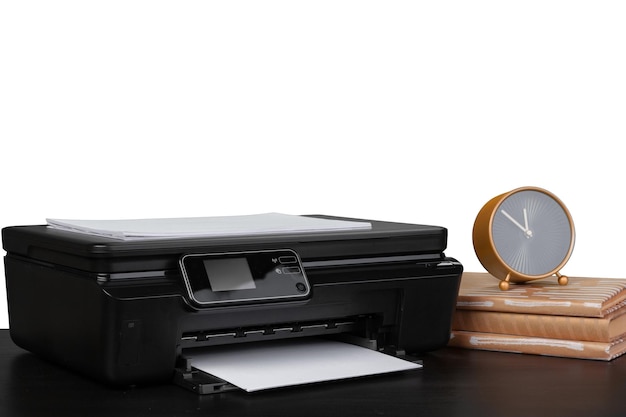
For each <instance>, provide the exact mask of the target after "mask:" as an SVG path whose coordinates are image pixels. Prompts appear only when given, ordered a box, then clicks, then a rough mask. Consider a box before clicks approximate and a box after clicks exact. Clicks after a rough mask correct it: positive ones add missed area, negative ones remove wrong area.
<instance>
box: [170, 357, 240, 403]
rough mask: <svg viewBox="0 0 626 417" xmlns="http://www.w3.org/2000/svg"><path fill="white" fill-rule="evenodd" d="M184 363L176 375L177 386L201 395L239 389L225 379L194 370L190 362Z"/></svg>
mask: <svg viewBox="0 0 626 417" xmlns="http://www.w3.org/2000/svg"><path fill="white" fill-rule="evenodd" d="M184 362H185V363H184V364H182V365H181V366H180V367H177V368H176V371H175V374H174V383H175V384H176V385H179V386H181V387H183V388H185V389H187V390H190V391H193V392H195V393H197V394H200V395H206V394H218V393H221V392H226V391H233V390H238V389H239V388H238V387H236V386H235V385H233V384H230V383H228V382H226V381H224V380H223V379H220V378H218V377H216V376H213V375H210V374H207V373H206V372H202V371H199V370H197V369H195V368H193V367H192V366H191V363H190V361H189V360H185V361H184Z"/></svg>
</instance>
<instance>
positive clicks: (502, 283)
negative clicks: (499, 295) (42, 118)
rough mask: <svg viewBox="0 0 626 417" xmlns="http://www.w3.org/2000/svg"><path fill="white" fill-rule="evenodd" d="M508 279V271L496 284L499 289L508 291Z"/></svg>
mask: <svg viewBox="0 0 626 417" xmlns="http://www.w3.org/2000/svg"><path fill="white" fill-rule="evenodd" d="M510 279H511V274H510V273H509V274H506V278H504V279H503V280H502V281H500V283H499V284H498V287H500V291H508V289H509V280H510Z"/></svg>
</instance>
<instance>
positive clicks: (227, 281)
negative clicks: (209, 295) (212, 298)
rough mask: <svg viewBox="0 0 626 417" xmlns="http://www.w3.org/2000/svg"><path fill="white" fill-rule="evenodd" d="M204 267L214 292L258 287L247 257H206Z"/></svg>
mask: <svg viewBox="0 0 626 417" xmlns="http://www.w3.org/2000/svg"><path fill="white" fill-rule="evenodd" d="M204 269H205V270H206V274H207V277H209V283H210V284H211V290H212V291H214V292H219V291H237V290H252V289H255V288H256V284H255V283H254V278H253V277H252V272H250V267H249V266H248V261H247V260H246V258H227V259H205V260H204Z"/></svg>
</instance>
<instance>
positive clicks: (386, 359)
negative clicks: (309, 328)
mask: <svg viewBox="0 0 626 417" xmlns="http://www.w3.org/2000/svg"><path fill="white" fill-rule="evenodd" d="M187 358H188V360H189V364H190V365H191V367H193V368H195V369H197V370H199V371H202V372H205V373H207V374H210V375H213V376H215V377H217V378H220V379H221V380H224V381H227V382H229V383H231V384H233V385H235V386H237V387H239V388H241V389H243V390H245V391H248V392H253V391H260V390H266V389H272V388H280V387H287V386H293V385H301V384H310V383H316V382H325V381H333V380H339V379H346V378H356V377H363V376H369V375H377V374H383V373H390V372H399V371H406V370H410V369H418V368H421V367H422V366H421V365H420V364H416V363H413V362H408V361H405V360H403V359H399V358H397V357H394V356H390V355H386V354H384V353H381V352H377V351H374V350H371V349H367V348H364V347H360V346H355V345H352V344H348V343H342V342H337V341H333V340H325V339H318V338H304V339H292V340H280V341H271V342H261V343H245V344H239V345H233V346H219V347H214V348H208V349H206V350H199V351H195V352H193V353H191V354H189V355H188V356H187Z"/></svg>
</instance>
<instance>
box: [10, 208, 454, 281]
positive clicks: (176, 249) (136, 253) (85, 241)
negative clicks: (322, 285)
mask: <svg viewBox="0 0 626 417" xmlns="http://www.w3.org/2000/svg"><path fill="white" fill-rule="evenodd" d="M306 217H314V218H321V219H330V220H347V221H365V222H370V224H371V226H372V227H371V229H359V230H348V231H325V232H300V233H281V234H261V235H248V236H246V235H243V236H227V237H184V238H168V239H162V238H161V239H143V240H119V239H114V238H110V237H104V236H96V235H90V234H83V233H78V232H72V231H65V230H60V229H54V228H50V227H48V226H46V225H36V226H11V227H6V228H4V229H3V230H2V243H3V248H4V250H6V251H7V253H8V254H10V255H18V256H21V257H26V258H29V259H32V260H39V261H43V262H49V263H53V264H57V265H63V266H67V267H71V268H76V269H80V270H84V271H92V272H99V273H112V272H130V271H142V270H143V271H145V270H154V269H171V268H176V267H177V264H178V260H179V259H180V257H181V256H182V255H184V254H189V253H211V252H229V251H246V250H265V249H285V248H289V249H292V250H294V251H296V252H297V253H298V254H299V255H300V258H301V259H302V260H303V261H314V260H331V259H345V258H360V257H372V256H393V255H402V254H432V255H437V254H439V255H441V254H442V253H443V251H444V250H445V249H446V245H447V229H445V228H444V227H440V226H428V225H418V224H408V223H395V222H386V221H375V220H364V219H354V218H345V217H335V216H325V215H306Z"/></svg>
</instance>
